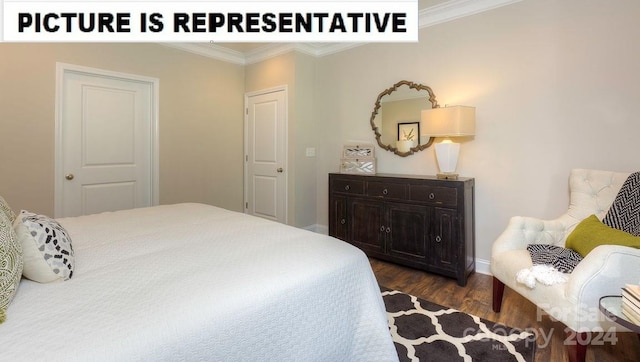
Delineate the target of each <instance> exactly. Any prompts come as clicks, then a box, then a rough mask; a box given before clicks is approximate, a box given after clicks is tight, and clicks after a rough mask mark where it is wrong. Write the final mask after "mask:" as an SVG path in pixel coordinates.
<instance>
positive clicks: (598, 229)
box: [565, 215, 640, 257]
mask: <svg viewBox="0 0 640 362" xmlns="http://www.w3.org/2000/svg"><path fill="white" fill-rule="evenodd" d="M600 245H623V246H630V247H633V248H640V236H633V235H631V234H629V233H627V232H624V231H622V230H618V229H614V228H612V227H610V226H607V225H605V224H603V223H602V222H601V221H600V220H599V219H598V217H597V216H596V215H591V216H589V217H588V218H586V219H584V220H582V221H581V222H580V223H579V224H578V225H577V226H576V228H575V229H573V231H572V232H571V234H569V236H568V237H567V242H566V244H565V246H566V247H567V248H569V249H573V250H575V251H577V252H578V253H579V254H580V255H582V256H583V257H584V256H585V255H587V254H589V252H590V251H591V250H593V249H595V248H596V247H598V246H600Z"/></svg>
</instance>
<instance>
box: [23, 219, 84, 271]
mask: <svg viewBox="0 0 640 362" xmlns="http://www.w3.org/2000/svg"><path fill="white" fill-rule="evenodd" d="M14 228H15V230H16V233H17V234H18V237H19V239H20V242H21V244H22V250H23V259H24V269H23V271H22V274H23V275H24V276H25V277H26V278H28V279H31V280H33V281H36V282H40V283H49V282H53V281H62V280H68V279H70V278H71V277H72V276H73V268H74V264H75V260H74V255H73V246H72V245H71V238H70V237H69V234H68V233H67V231H66V230H65V229H64V228H63V227H62V226H61V225H60V224H59V223H58V222H57V221H55V220H54V219H52V218H50V217H48V216H45V215H37V214H34V213H31V212H28V211H24V210H23V211H22V212H20V215H18V217H17V218H16V221H15V222H14Z"/></svg>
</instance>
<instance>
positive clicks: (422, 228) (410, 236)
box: [385, 203, 429, 264]
mask: <svg viewBox="0 0 640 362" xmlns="http://www.w3.org/2000/svg"><path fill="white" fill-rule="evenodd" d="M387 217H388V220H389V221H388V224H389V227H388V228H387V229H385V232H386V233H387V245H388V253H389V254H390V255H392V256H393V257H397V258H400V259H404V260H409V261H414V262H418V263H423V264H424V263H425V261H426V257H427V240H428V237H429V232H428V231H429V230H428V229H429V209H428V208H427V207H425V206H420V205H408V204H398V203H387Z"/></svg>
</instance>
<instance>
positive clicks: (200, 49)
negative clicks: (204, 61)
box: [159, 43, 245, 64]
mask: <svg viewBox="0 0 640 362" xmlns="http://www.w3.org/2000/svg"><path fill="white" fill-rule="evenodd" d="M159 44H160V45H164V46H166V47H170V48H175V49H180V50H183V51H186V52H189V53H194V54H198V55H202V56H205V57H209V58H214V59H218V60H223V61H226V62H230V63H236V64H245V55H244V53H242V52H239V51H235V50H232V49H229V48H225V47H223V46H220V45H216V44H201V43H159Z"/></svg>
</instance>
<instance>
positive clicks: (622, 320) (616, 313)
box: [599, 295, 640, 337]
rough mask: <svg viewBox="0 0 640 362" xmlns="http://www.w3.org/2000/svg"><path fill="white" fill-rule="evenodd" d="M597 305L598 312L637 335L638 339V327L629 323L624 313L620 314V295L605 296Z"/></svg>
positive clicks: (639, 333)
mask: <svg viewBox="0 0 640 362" xmlns="http://www.w3.org/2000/svg"><path fill="white" fill-rule="evenodd" d="M599 304H600V311H601V312H602V313H603V314H604V315H605V316H607V318H609V319H611V320H612V321H614V322H616V323H618V324H619V325H621V326H623V327H625V328H628V329H629V330H631V331H633V332H635V333H638V337H640V325H637V324H635V323H633V322H631V321H630V320H629V319H628V318H627V317H626V316H625V315H624V313H622V296H621V295H606V296H604V297H602V298H600V303H599Z"/></svg>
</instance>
